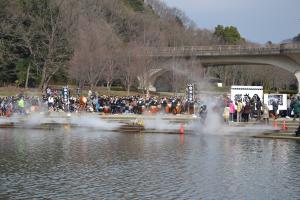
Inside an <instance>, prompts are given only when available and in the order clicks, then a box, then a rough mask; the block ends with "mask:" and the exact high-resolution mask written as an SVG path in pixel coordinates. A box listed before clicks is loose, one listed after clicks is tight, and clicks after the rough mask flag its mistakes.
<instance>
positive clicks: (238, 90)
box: [231, 85, 264, 105]
mask: <svg viewBox="0 0 300 200" xmlns="http://www.w3.org/2000/svg"><path fill="white" fill-rule="evenodd" d="M263 94H264V90H263V86H235V85H233V86H231V100H232V101H233V102H234V103H236V102H237V101H238V100H242V102H243V104H244V105H245V103H246V101H247V99H249V98H250V99H252V98H253V97H259V98H260V100H261V102H263Z"/></svg>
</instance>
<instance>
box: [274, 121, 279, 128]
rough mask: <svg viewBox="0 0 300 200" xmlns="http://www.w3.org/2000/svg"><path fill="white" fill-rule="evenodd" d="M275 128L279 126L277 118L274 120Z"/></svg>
mask: <svg viewBox="0 0 300 200" xmlns="http://www.w3.org/2000/svg"><path fill="white" fill-rule="evenodd" d="M274 128H278V124H277V120H274Z"/></svg>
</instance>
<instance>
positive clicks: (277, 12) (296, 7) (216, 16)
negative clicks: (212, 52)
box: [162, 0, 300, 43]
mask: <svg viewBox="0 0 300 200" xmlns="http://www.w3.org/2000/svg"><path fill="white" fill-rule="evenodd" d="M162 1H163V2H165V3H166V4H167V5H169V6H170V7H177V8H179V9H180V10H182V11H184V12H185V14H186V15H187V16H188V17H190V18H191V19H192V20H193V21H194V22H195V23H196V24H197V25H198V26H199V27H200V28H207V29H210V30H213V29H214V27H215V26H216V25H218V24H221V25H224V26H229V25H232V26H236V27H237V28H238V30H239V32H240V33H241V35H242V36H243V37H245V38H246V39H247V40H250V41H253V42H259V43H266V42H267V41H269V40H270V41H272V42H273V43H280V42H281V41H282V40H285V39H288V38H292V37H294V36H296V35H298V34H299V33H300V0H162Z"/></svg>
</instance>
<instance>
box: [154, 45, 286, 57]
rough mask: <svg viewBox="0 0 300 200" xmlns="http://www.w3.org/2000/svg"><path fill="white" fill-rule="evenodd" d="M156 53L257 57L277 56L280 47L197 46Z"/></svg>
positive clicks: (162, 49)
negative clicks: (264, 55) (262, 55)
mask: <svg viewBox="0 0 300 200" xmlns="http://www.w3.org/2000/svg"><path fill="white" fill-rule="evenodd" d="M158 53H159V54H160V55H162V56H172V55H176V56H180V55H182V56H188V55H199V56H213V55H259V54H279V53H280V45H272V46H269V47H261V46H236V45H230V46H229V45H226V46H225V45H219V46H199V47H193V46H191V47H179V48H172V47H168V48H160V49H159V50H158Z"/></svg>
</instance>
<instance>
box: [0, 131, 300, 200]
mask: <svg viewBox="0 0 300 200" xmlns="http://www.w3.org/2000/svg"><path fill="white" fill-rule="evenodd" d="M34 198H36V199H130V200H132V199H299V198H300V143H297V142H296V141H287V140H267V139H254V138H251V137H244V136H242V135H238V136H237V135H231V136H230V135H226V136H222V135H201V134H198V135H197V134H195V135H185V136H180V135H168V134H124V133H114V132H100V131H99V132H97V131H86V130H54V131H47V130H44V131H41V130H20V129H2V130H0V199H34Z"/></svg>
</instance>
